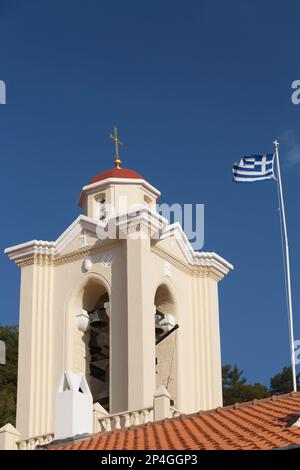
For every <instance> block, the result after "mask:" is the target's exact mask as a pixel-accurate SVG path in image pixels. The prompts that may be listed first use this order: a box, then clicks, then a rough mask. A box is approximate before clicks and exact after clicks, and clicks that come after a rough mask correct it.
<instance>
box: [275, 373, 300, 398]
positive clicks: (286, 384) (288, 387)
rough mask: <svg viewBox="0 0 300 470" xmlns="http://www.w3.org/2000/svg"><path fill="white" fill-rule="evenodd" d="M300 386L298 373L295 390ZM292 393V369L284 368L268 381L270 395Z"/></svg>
mask: <svg viewBox="0 0 300 470" xmlns="http://www.w3.org/2000/svg"><path fill="white" fill-rule="evenodd" d="M299 386H300V373H299V374H297V388H299ZM292 391H293V377H292V368H291V367H284V368H283V369H282V371H281V372H279V373H278V374H276V375H274V376H273V377H272V378H271V380H270V393H271V394H272V395H277V394H281V393H289V392H292Z"/></svg>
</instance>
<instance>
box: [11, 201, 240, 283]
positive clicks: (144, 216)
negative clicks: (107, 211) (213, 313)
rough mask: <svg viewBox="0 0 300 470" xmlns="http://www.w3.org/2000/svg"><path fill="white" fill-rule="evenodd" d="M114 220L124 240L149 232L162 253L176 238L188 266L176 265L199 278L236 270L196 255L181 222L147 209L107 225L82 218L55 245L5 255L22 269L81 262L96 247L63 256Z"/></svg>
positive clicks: (212, 256) (38, 244)
mask: <svg viewBox="0 0 300 470" xmlns="http://www.w3.org/2000/svg"><path fill="white" fill-rule="evenodd" d="M111 221H113V223H115V225H116V227H118V228H119V232H120V238H126V236H125V237H124V234H125V235H126V234H128V235H130V232H131V231H137V230H139V231H141V232H143V233H147V235H148V236H149V237H150V238H151V241H152V245H153V247H155V248H156V250H159V251H160V253H162V252H165V250H163V249H162V247H159V246H158V244H159V242H160V241H161V240H166V239H169V238H170V237H173V236H174V237H175V239H176V240H177V243H178V245H179V247H180V248H181V251H182V253H183V254H184V256H185V259H186V263H184V262H182V260H178V259H177V260H176V263H181V265H183V266H184V265H185V269H188V270H190V269H191V268H192V271H193V272H194V273H195V275H201V274H202V273H204V272H209V273H211V274H212V273H215V276H216V277H218V279H222V278H223V277H224V276H225V275H226V274H228V273H229V271H230V270H232V269H233V266H232V265H231V264H230V263H228V262H227V261H226V260H225V259H223V258H222V257H221V256H219V255H217V254H216V253H208V252H195V251H194V250H193V248H192V246H191V244H190V242H189V241H188V239H187V237H186V235H185V233H184V231H183V229H182V227H181V225H180V224H179V223H175V224H172V225H168V221H167V220H166V219H165V218H164V217H162V216H161V215H160V214H158V213H157V212H154V211H152V210H151V209H149V208H148V207H145V206H140V207H136V208H135V210H134V211H132V212H129V213H127V214H119V215H117V216H116V217H113V218H111V219H109V220H108V221H106V222H105V223H103V222H98V221H96V220H94V219H91V218H89V217H87V216H84V215H80V216H79V217H78V218H77V219H76V220H75V221H74V222H73V223H72V224H71V225H70V226H69V227H68V228H67V229H66V230H65V231H64V232H63V233H62V235H61V236H60V237H59V238H58V239H57V240H56V241H55V242H53V241H52V242H48V241H42V240H32V241H30V242H27V243H23V244H21V245H16V246H13V247H10V248H7V249H6V250H5V251H4V252H5V254H7V255H8V257H9V258H10V259H11V260H12V261H15V262H16V263H17V264H18V265H19V266H26V265H28V264H33V263H34V264H53V263H55V264H59V263H62V262H64V261H63V260H68V261H70V260H73V259H78V258H81V257H83V256H87V255H88V254H90V253H92V252H93V251H94V247H89V246H85V247H82V248H80V249H78V250H76V251H75V252H73V253H68V254H67V255H62V253H63V251H64V250H65V248H66V247H67V246H68V245H69V244H70V243H71V242H72V241H73V240H75V238H76V237H77V236H78V235H79V234H80V233H81V232H82V231H86V232H89V233H91V234H93V235H95V236H97V228H99V226H100V225H101V226H102V228H105V227H106V224H108V223H110V222H111ZM121 233H122V236H121ZM108 241H109V240H108V239H107V240H103V243H105V245H106V244H107V242H108ZM99 248H100V246H99V244H98V245H97V246H96V247H95V250H98V249H99ZM61 255H62V256H61ZM168 256H169V258H171V259H173V260H175V258H176V257H175V256H174V255H168Z"/></svg>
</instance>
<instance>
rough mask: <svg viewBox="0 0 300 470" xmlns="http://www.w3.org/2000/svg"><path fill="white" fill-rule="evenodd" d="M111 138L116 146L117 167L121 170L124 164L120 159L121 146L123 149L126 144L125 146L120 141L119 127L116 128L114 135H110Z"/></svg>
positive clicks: (115, 162)
mask: <svg viewBox="0 0 300 470" xmlns="http://www.w3.org/2000/svg"><path fill="white" fill-rule="evenodd" d="M109 137H110V138H111V139H112V140H113V141H114V143H115V146H116V159H115V161H114V164H115V167H116V168H121V164H122V162H121V160H120V158H119V145H121V147H123V145H124V144H123V142H121V141H120V140H119V139H118V128H117V127H114V135H113V134H110V135H109Z"/></svg>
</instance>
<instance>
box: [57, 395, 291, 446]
mask: <svg viewBox="0 0 300 470" xmlns="http://www.w3.org/2000/svg"><path fill="white" fill-rule="evenodd" d="M299 415H300V392H299V393H290V394H286V395H280V396H276V397H271V398H267V399H262V400H254V401H252V402H248V403H240V404H236V405H234V406H229V407H224V408H217V409H215V410H209V411H204V412H199V413H195V414H191V415H181V416H179V417H177V418H170V419H165V420H163V421H158V422H154V423H147V424H145V425H141V426H131V427H130V428H127V429H120V430H115V431H112V432H102V433H98V434H94V435H93V436H91V437H90V438H88V439H87V438H85V439H83V440H82V441H79V442H72V443H71V442H70V443H68V442H66V443H65V444H64V445H61V444H60V445H59V447H57V446H55V443H53V444H52V445H50V446H49V447H48V448H49V449H56V450H86V449H90V450H139V449H146V450H150V449H152V450H184V449H192V450H196V449H199V450H201V449H203V450H204V449H205V450H227V449H228V450H229V449H230V450H239V449H244V450H261V449H266V450H267V449H273V448H276V447H287V446H290V445H297V444H298V445H299V446H300V428H298V427H293V426H292V425H293V424H294V423H295V421H296V420H297V418H298V417H299Z"/></svg>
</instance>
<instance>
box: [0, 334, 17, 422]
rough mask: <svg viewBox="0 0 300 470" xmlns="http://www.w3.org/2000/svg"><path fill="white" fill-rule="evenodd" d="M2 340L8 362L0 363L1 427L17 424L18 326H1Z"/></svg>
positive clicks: (0, 338)
mask: <svg viewBox="0 0 300 470" xmlns="http://www.w3.org/2000/svg"><path fill="white" fill-rule="evenodd" d="M0 340H2V341H4V343H5V345H6V364H0V427H2V426H4V425H5V424H7V423H11V424H12V425H13V426H15V419H16V399H17V368H18V328H17V327H16V326H15V325H13V326H0Z"/></svg>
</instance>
